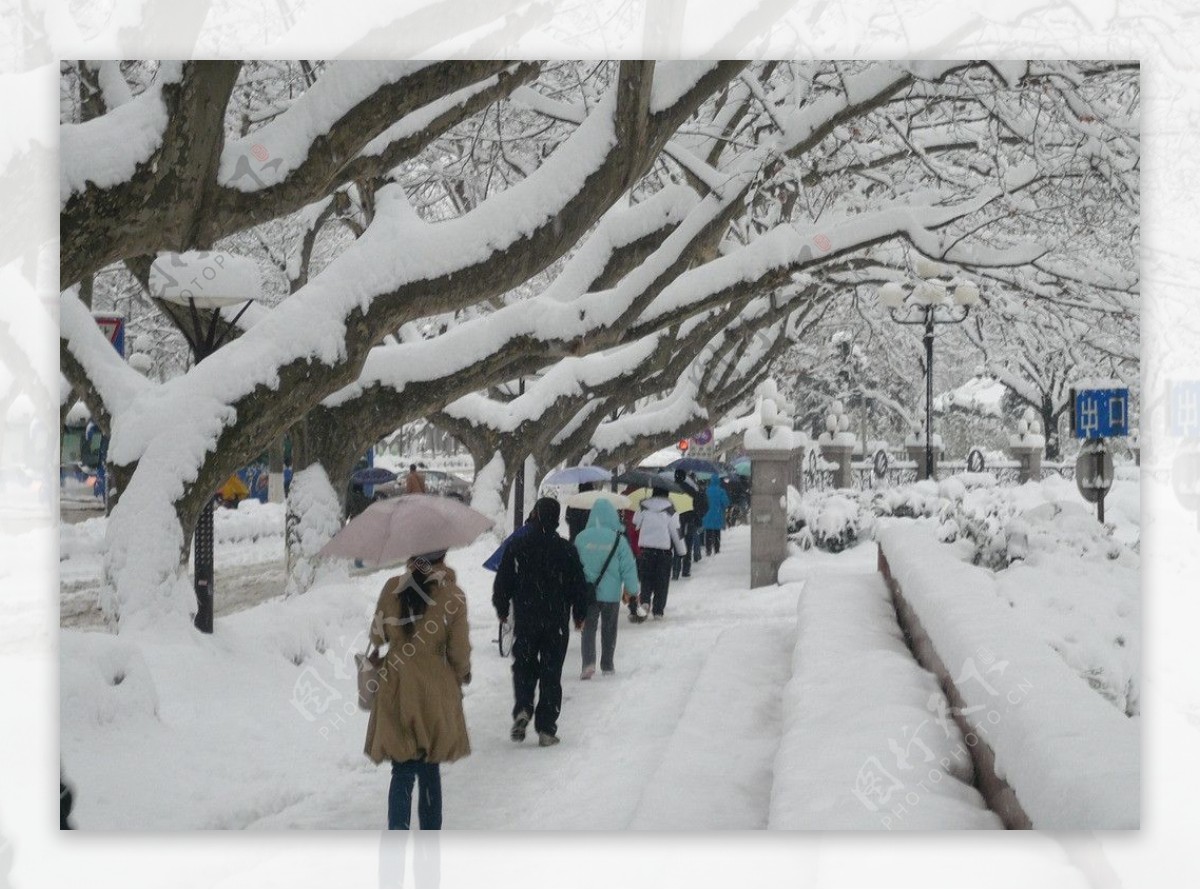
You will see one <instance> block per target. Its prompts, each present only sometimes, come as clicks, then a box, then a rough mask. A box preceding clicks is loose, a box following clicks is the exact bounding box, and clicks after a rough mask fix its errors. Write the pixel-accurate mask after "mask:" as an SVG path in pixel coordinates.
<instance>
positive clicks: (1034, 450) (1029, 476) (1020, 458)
mask: <svg viewBox="0 0 1200 890" xmlns="http://www.w3.org/2000/svg"><path fill="white" fill-rule="evenodd" d="M1043 447H1044V445H1039V444H1037V443H1036V442H1030V443H1028V444H1026V443H1024V442H1022V441H1021V440H1019V439H1017V438H1013V439H1010V440H1009V443H1008V453H1009V454H1010V455H1011V456H1012V459H1013V460H1015V461H1017V462H1019V463H1020V465H1021V466H1020V469H1019V470H1018V476H1017V481H1018V482H1019V483H1021V484H1024V483H1026V482H1041V481H1042V449H1043Z"/></svg>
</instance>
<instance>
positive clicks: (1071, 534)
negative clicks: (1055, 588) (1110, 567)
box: [788, 473, 1138, 570]
mask: <svg viewBox="0 0 1200 890" xmlns="http://www.w3.org/2000/svg"><path fill="white" fill-rule="evenodd" d="M1125 494H1126V496H1127V498H1128V496H1129V495H1131V494H1132V497H1133V499H1134V500H1136V487H1133V488H1132V492H1130V491H1127V492H1126V493H1125ZM885 517H888V518H891V517H894V518H932V519H936V520H938V537H939V539H940V540H941V541H943V542H946V543H949V542H952V541H956V540H964V541H968V542H970V544H971V545H972V546H973V547H974V552H973V555H972V557H971V559H972V561H973V562H974V563H975V564H976V565H982V566H985V567H987V568H990V569H996V570H999V569H1003V568H1006V567H1008V566H1009V565H1011V564H1012V563H1014V562H1016V561H1029V560H1033V561H1036V560H1037V559H1038V557H1039V555H1040V554H1046V553H1058V552H1066V553H1070V554H1074V555H1077V556H1081V557H1084V558H1086V559H1101V560H1120V561H1123V562H1125V563H1128V564H1135V565H1136V563H1137V552H1138V529H1137V526H1136V525H1133V526H1132V528H1129V527H1126V528H1124V529H1123V530H1122V534H1120V535H1118V534H1116V533H1115V532H1116V527H1115V525H1114V524H1113V523H1108V524H1106V525H1101V524H1100V523H1098V522H1097V521H1096V519H1095V516H1094V514H1093V508H1092V507H1091V506H1090V505H1087V504H1085V503H1084V502H1083V500H1082V499H1081V498H1080V497H1079V495H1078V493H1077V492H1076V491H1075V488H1074V485H1072V484H1071V483H1069V482H1065V481H1064V480H1061V479H1058V478H1054V479H1048V480H1046V481H1044V482H1041V483H1027V484H1025V485H1021V486H1015V487H1002V486H999V485H997V484H996V480H995V477H993V476H991V475H990V474H986V473H975V474H966V475H960V476H951V477H949V478H947V479H943V480H941V481H940V482H933V481H924V482H917V483H914V484H912V485H902V486H896V487H892V488H884V489H875V490H866V491H859V490H850V489H843V490H836V491H808V492H805V493H804V494H803V495H801V494H800V493H798V492H796V490H795V489H791V490H790V491H789V495H788V531H789V533H790V534H791V536H792V540H793V541H794V542H795V543H796V544H797V545H798V546H800V547H801V548H802V549H806V550H807V549H809V548H811V547H817V548H819V549H822V550H828V551H830V552H831V553H838V552H840V551H842V550H844V549H846V548H847V547H853V546H854V545H855V544H857V543H858V542H859V541H860V540H869V539H871V538H872V537H873V531H874V527H875V524H876V522H877V520H879V519H880V518H885ZM1123 518H1128V519H1132V522H1134V523H1135V522H1136V517H1123ZM1127 525H1128V523H1127Z"/></svg>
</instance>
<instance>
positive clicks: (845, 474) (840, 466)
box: [821, 442, 856, 488]
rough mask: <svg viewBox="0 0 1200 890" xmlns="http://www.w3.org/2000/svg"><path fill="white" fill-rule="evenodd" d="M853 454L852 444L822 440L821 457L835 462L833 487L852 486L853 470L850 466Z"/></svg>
mask: <svg viewBox="0 0 1200 890" xmlns="http://www.w3.org/2000/svg"><path fill="white" fill-rule="evenodd" d="M853 456H854V446H853V445H850V444H847V443H841V442H822V443H821V457H823V458H825V460H827V461H829V462H830V463H834V464H837V469H836V470H834V471H833V487H834V488H854V487H856V486H855V485H854V470H853V469H852V468H851V467H850V461H851V458H853Z"/></svg>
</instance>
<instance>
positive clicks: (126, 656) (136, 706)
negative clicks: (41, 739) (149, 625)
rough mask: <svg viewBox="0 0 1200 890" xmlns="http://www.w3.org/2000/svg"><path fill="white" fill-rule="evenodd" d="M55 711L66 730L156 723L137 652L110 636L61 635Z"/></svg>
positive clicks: (154, 696) (146, 672)
mask: <svg viewBox="0 0 1200 890" xmlns="http://www.w3.org/2000/svg"><path fill="white" fill-rule="evenodd" d="M59 656H60V660H59V669H60V671H61V687H60V688H61V695H62V698H61V708H62V711H63V713H69V714H70V715H71V716H70V722H71V724H72V725H74V726H76V727H79V726H84V727H92V728H97V727H103V726H106V725H108V724H117V725H121V726H125V727H129V726H130V725H131V724H133V725H135V726H137V725H140V724H141V721H144V720H146V719H151V720H154V719H156V718H157V717H158V691H157V689H156V688H155V685H154V680H153V678H152V677H151V675H150V669H149V668H148V667H147V666H146V661H145V659H144V658H143V657H142V653H141V650H140V649H139V648H138V647H137V646H136V645H133V644H132V643H128V642H126V641H124V640H122V639H120V638H118V637H115V636H113V635H112V634H107V633H63V634H62V637H61V641H60V646H59Z"/></svg>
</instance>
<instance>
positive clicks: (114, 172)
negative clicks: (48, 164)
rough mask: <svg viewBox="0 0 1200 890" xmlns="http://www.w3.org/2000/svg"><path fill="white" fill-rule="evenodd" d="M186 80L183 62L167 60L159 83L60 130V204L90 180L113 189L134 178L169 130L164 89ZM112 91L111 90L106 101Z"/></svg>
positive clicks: (62, 205)
mask: <svg viewBox="0 0 1200 890" xmlns="http://www.w3.org/2000/svg"><path fill="white" fill-rule="evenodd" d="M111 64H115V63H111ZM117 73H118V75H119V74H120V72H119V71H118V72H117ZM182 78H183V64H182V63H181V62H163V63H162V64H161V65H160V66H159V69H158V74H157V76H156V77H155V79H154V82H153V83H152V84H151V85H150V86H149V87H147V88H146V90H145V91H143V92H142V93H141V95H139V96H137V98H135V99H131V100H128V101H125V102H121V103H120V104H119V105H116V106H110V108H109V111H108V113H107V114H104V115H101V116H100V117H97V118H94V119H92V120H90V121H86V122H85V123H82V124H63V125H62V126H61V127H60V128H59V137H58V138H59V148H58V153H59V166H58V177H59V186H58V197H59V205H60V208H61V207H65V206H66V204H67V201H68V200H69V199H70V198H71V196H72V195H75V194H78V193H79V192H82V191H83V190H84V189H86V188H87V187H88V185H89V184H90V185H93V186H95V187H97V188H100V189H108V188H112V187H113V186H116V185H119V184H120V183H123V182H126V181H128V180H130V179H132V178H133V175H134V173H135V172H137V168H138V166H139V165H141V164H145V163H146V162H147V161H149V160H150V158H151V157H152V156H153V155H154V153H155V152H157V151H158V149H159V148H160V147H161V146H162V141H163V134H164V133H165V132H166V129H167V120H168V117H169V115H168V109H167V103H166V100H165V99H164V98H163V88H164V87H165V86H166V85H168V84H178V83H179V82H180V80H182ZM102 83H103V81H102ZM127 89H128V88H127ZM110 92H111V91H110V90H105V96H106V100H107V97H108V95H109V93H110Z"/></svg>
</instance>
